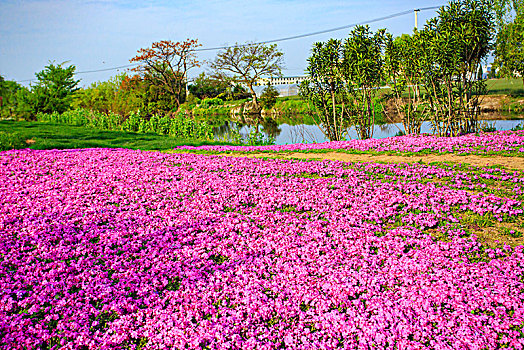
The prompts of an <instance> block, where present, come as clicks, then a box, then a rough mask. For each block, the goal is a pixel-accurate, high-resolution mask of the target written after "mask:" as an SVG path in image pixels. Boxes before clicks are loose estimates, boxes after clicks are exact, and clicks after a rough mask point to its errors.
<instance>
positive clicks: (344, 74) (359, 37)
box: [300, 26, 387, 141]
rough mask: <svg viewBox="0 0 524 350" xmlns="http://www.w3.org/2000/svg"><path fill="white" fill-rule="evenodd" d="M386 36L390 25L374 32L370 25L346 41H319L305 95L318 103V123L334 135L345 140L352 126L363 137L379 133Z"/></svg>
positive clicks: (302, 90) (303, 87)
mask: <svg viewBox="0 0 524 350" xmlns="http://www.w3.org/2000/svg"><path fill="white" fill-rule="evenodd" d="M386 38H387V35H386V32H385V30H384V29H381V30H379V31H377V32H376V33H372V32H371V31H370V29H369V27H368V26H357V27H355V29H353V30H352V31H351V33H350V34H349V37H348V38H347V39H346V40H345V41H344V42H342V41H340V40H336V39H330V40H329V41H327V42H326V43H321V42H320V43H315V44H314V45H313V49H312V52H311V56H310V57H309V58H308V67H307V73H308V79H307V80H306V81H304V82H303V83H302V84H301V85H300V94H301V95H302V96H303V97H304V98H305V99H307V100H308V101H310V102H312V103H313V105H314V106H315V107H316V110H317V117H318V119H319V120H318V122H317V124H318V125H319V126H320V128H321V129H322V130H323V132H324V134H325V136H326V137H327V138H328V139H329V140H331V141H338V140H342V139H343V138H344V137H345V134H346V133H347V130H348V128H349V127H350V126H351V125H354V126H355V128H356V130H357V134H358V136H359V138H361V139H367V138H370V137H373V127H374V123H375V118H376V114H377V111H378V110H380V109H381V105H380V102H379V98H378V96H377V95H378V87H379V86H380V85H381V84H382V82H383V81H384V69H383V65H384V55H383V51H384V47H385V44H386Z"/></svg>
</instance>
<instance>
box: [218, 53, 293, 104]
mask: <svg viewBox="0 0 524 350" xmlns="http://www.w3.org/2000/svg"><path fill="white" fill-rule="evenodd" d="M283 55H284V54H283V53H282V51H280V50H278V48H277V45H276V44H275V45H264V44H249V43H248V44H246V45H238V44H237V45H235V46H233V47H228V48H226V49H225V50H223V51H220V52H218V54H217V57H216V58H215V60H214V61H213V62H212V63H211V68H212V69H213V70H214V71H215V75H216V76H217V77H218V78H219V79H220V80H222V81H224V82H227V83H228V84H231V83H237V84H243V85H244V86H246V87H247V88H248V89H249V91H250V92H251V97H252V98H253V104H254V110H258V109H259V105H258V98H257V94H256V93H255V90H254V88H253V87H254V86H255V84H256V82H257V81H258V80H259V79H261V78H262V77H264V76H281V75H282V72H281V71H282V66H283V58H282V56H283Z"/></svg>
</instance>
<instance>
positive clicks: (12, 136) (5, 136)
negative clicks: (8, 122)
mask: <svg viewBox="0 0 524 350" xmlns="http://www.w3.org/2000/svg"><path fill="white" fill-rule="evenodd" d="M25 147H26V143H25V142H24V139H23V138H22V136H20V135H19V134H17V133H14V132H13V133H11V132H4V131H0V151H7V150H11V149H21V148H25Z"/></svg>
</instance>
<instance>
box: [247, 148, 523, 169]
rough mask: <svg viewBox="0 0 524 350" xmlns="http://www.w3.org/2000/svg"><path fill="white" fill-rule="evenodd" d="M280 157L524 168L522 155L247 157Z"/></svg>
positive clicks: (281, 155) (258, 155)
mask: <svg viewBox="0 0 524 350" xmlns="http://www.w3.org/2000/svg"><path fill="white" fill-rule="evenodd" d="M275 156H276V157H279V158H283V159H291V158H295V159H317V160H321V159H330V160H341V161H344V162H390V163H415V162H420V161H422V162H424V163H426V164H427V163H431V162H446V163H463V164H464V163H467V164H470V165H474V166H480V167H483V166H491V165H502V166H504V167H506V168H508V169H515V170H524V158H522V157H500V156H492V157H480V156H475V155H470V156H456V155H453V154H442V155H439V154H430V155H421V156H411V157H407V156H388V155H371V154H348V153H339V152H329V153H300V152H295V153H255V154H250V155H248V156H247V157H256V158H263V157H275Z"/></svg>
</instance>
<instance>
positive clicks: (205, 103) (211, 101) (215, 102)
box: [200, 97, 224, 108]
mask: <svg viewBox="0 0 524 350" xmlns="http://www.w3.org/2000/svg"><path fill="white" fill-rule="evenodd" d="M223 104H224V101H223V100H222V99H220V98H218V97H215V98H205V99H203V100H202V101H201V102H200V107H202V108H209V107H211V106H221V105H223Z"/></svg>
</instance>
